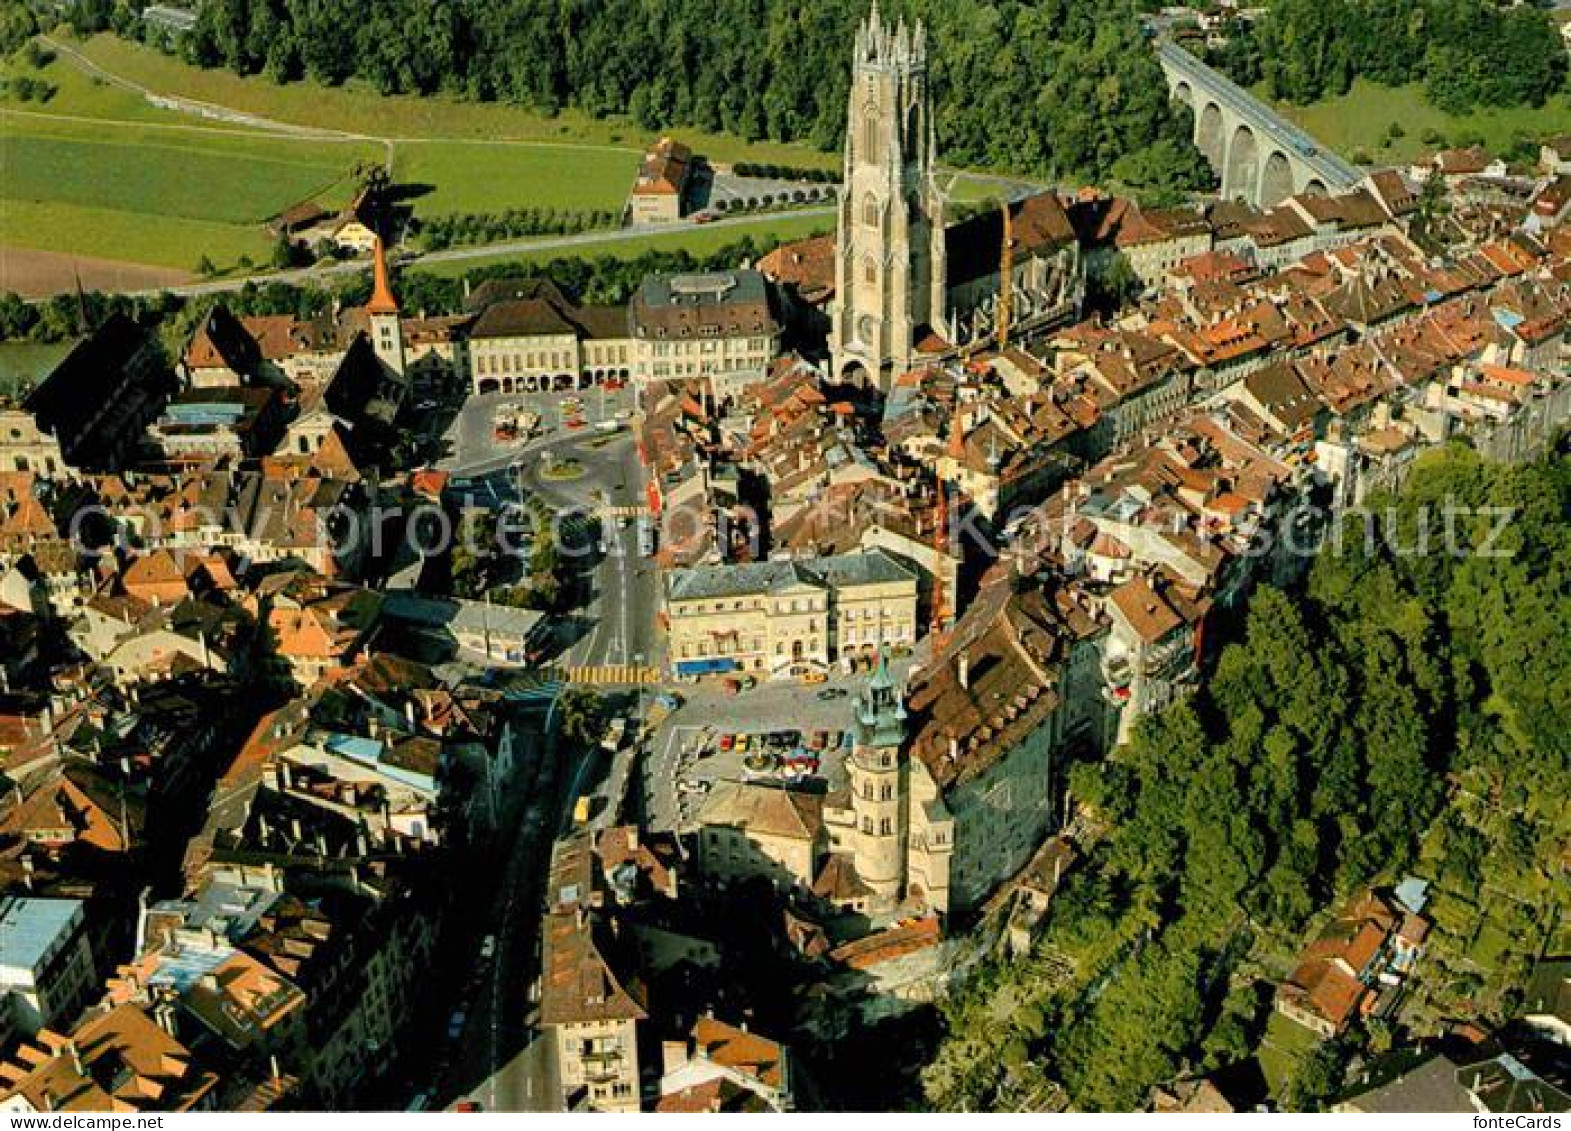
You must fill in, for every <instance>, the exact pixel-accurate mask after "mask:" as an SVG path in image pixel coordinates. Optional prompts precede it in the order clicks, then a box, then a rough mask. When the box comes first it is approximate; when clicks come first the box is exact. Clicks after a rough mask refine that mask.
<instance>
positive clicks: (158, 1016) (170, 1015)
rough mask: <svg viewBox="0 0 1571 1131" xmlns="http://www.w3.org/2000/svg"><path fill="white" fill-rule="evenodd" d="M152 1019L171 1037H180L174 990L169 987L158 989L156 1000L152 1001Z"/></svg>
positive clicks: (177, 1038)
mask: <svg viewBox="0 0 1571 1131" xmlns="http://www.w3.org/2000/svg"><path fill="white" fill-rule="evenodd" d="M153 1020H154V1021H155V1022H157V1023H158V1027H159V1028H160V1029H162V1030H163V1031H164V1032H166V1033H168V1034H169V1035H170V1036H171V1037H173V1038H175V1039H176V1040H179V1039H180V1031H179V1030H180V1022H179V1020H178V1018H177V1016H176V1013H175V1003H174V991H172V990H169V989H164V990H160V991H159V994H158V1000H157V1001H156V1002H154V1003H153Z"/></svg>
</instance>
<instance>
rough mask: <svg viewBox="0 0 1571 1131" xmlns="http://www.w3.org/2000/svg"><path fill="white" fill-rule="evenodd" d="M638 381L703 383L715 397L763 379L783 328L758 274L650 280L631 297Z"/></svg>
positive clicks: (655, 277)
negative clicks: (689, 379) (681, 380)
mask: <svg viewBox="0 0 1571 1131" xmlns="http://www.w3.org/2000/svg"><path fill="white" fill-rule="evenodd" d="M629 321H630V323H631V327H632V338H633V341H632V345H633V350H632V369H633V377H634V379H635V380H637V381H639V382H640V383H645V384H647V383H649V382H652V381H670V380H677V379H686V378H694V377H697V378H703V379H706V380H707V381H708V382H709V385H710V391H711V392H712V393H713V395H714V396H715V397H717V398H723V397H727V396H736V395H737V394H739V393H740V392H741V391H742V390H743V389H744V388H746V387H747V386H748V385H750V384H753V383H755V382H758V381H762V380H763V379H764V378H765V377H766V376H767V375H768V372H769V363H770V362H771V361H773V360H774V359H775V357H776V356H778V354H779V353H780V338H781V325H780V321H779V319H778V318H776V316H775V312H774V308H773V304H772V303H771V300H770V293H769V284H768V282H767V281H766V280H765V279H764V277H763V276H762V275H760V274H759V273H758V272H757V271H753V270H740V271H717V272H711V273H708V274H696V275H650V276H649V277H647V278H646V279H645V280H644V282H643V285H642V286H641V287H639V289H638V293H637V294H636V295H635V296H634V297H633V302H632V307H631V310H630V312H629Z"/></svg>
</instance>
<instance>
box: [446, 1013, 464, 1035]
mask: <svg viewBox="0 0 1571 1131" xmlns="http://www.w3.org/2000/svg"><path fill="white" fill-rule="evenodd" d="M468 1020H469V1018H468V1016H467V1015H466V1014H465V1013H464V1011H463V1010H462V1009H455V1010H454V1011H453V1015H452V1016H451V1017H449V1018H448V1019H447V1039H448V1040H450V1041H456V1040H458V1038H459V1037H462V1036H463V1035H464V1024H465V1023H466V1022H467V1021H468Z"/></svg>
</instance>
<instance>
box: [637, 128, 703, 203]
mask: <svg viewBox="0 0 1571 1131" xmlns="http://www.w3.org/2000/svg"><path fill="white" fill-rule="evenodd" d="M692 162H693V151H692V150H691V149H689V148H688V147H687V146H685V145H683V144H682V143H681V142H679V141H676V140H674V139H672V138H669V137H663V138H661V139H660V140H659V141H657V142H655V144H654V145H652V146H651V147H650V149H649V152H648V153H647V154H645V155H644V161H643V164H642V165H641V166H639V170H638V179H637V180H636V181H635V182H634V183H633V192H634V194H635V195H637V196H678V195H680V194H681V192H682V186H684V185H685V184H686V183H687V174H688V169H689V167H690V166H691V165H692Z"/></svg>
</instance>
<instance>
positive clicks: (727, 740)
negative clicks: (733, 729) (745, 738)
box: [720, 734, 736, 750]
mask: <svg viewBox="0 0 1571 1131" xmlns="http://www.w3.org/2000/svg"><path fill="white" fill-rule="evenodd" d="M735 745H736V736H735V735H732V734H722V735H721V736H720V749H721V750H730V749H731V747H733V746H735Z"/></svg>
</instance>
